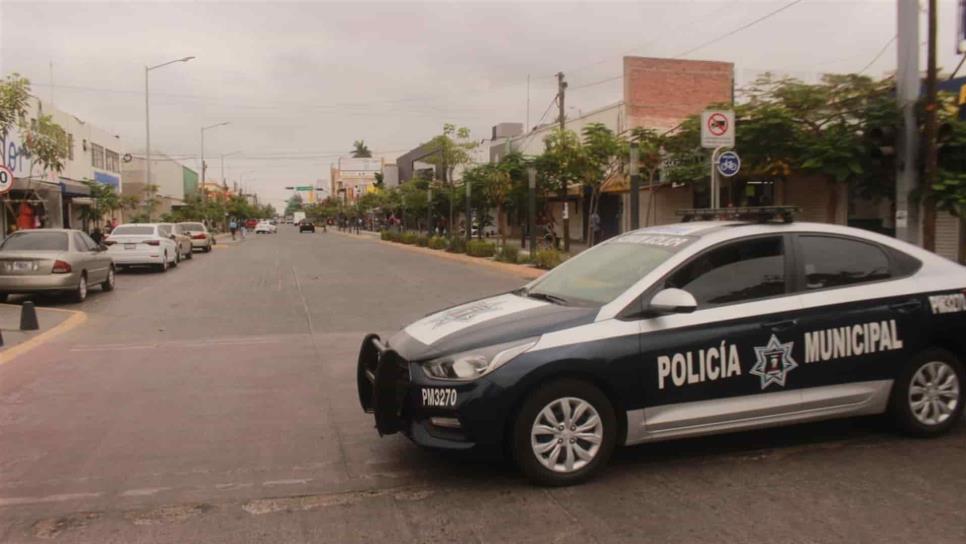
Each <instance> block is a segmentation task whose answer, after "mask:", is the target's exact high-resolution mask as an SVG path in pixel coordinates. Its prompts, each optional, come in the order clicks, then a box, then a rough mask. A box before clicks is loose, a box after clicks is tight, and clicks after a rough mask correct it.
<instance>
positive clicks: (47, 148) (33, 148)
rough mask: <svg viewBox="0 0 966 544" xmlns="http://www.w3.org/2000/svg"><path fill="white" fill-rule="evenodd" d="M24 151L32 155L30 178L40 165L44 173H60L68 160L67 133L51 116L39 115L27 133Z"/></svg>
mask: <svg viewBox="0 0 966 544" xmlns="http://www.w3.org/2000/svg"><path fill="white" fill-rule="evenodd" d="M25 140H26V141H25V142H24V149H26V150H27V153H29V154H30V170H29V176H31V177H33V170H34V166H36V165H38V164H39V165H40V166H41V167H43V171H44V172H48V171H53V172H60V171H62V170H63V169H64V161H66V160H67V131H65V130H64V129H63V127H61V126H60V125H58V124H57V123H55V122H54V120H53V118H52V117H51V116H49V115H38V116H37V120H36V123H31V125H30V127H29V128H28V129H27V131H26V138H25Z"/></svg>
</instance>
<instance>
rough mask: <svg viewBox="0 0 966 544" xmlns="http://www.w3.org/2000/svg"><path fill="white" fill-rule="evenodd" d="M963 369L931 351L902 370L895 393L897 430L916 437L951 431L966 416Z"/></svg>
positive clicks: (947, 356) (951, 358)
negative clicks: (965, 410)
mask: <svg viewBox="0 0 966 544" xmlns="http://www.w3.org/2000/svg"><path fill="white" fill-rule="evenodd" d="M963 383H964V382H963V365H962V363H960V362H959V360H958V359H957V358H956V356H955V355H953V354H952V353H950V352H948V351H946V350H943V349H929V350H926V351H923V352H922V353H920V354H918V355H917V356H916V357H914V358H913V359H912V360H911V361H909V363H908V364H907V365H906V366H905V368H903V369H902V372H900V374H899V378H898V379H897V380H896V383H895V387H894V388H893V390H892V406H891V408H892V415H893V417H894V418H895V420H896V424H897V425H898V427H899V428H900V429H901V430H903V431H905V432H907V433H909V434H913V435H917V436H924V437H930V436H938V435H941V434H943V433H946V432H947V431H949V429H951V428H952V426H953V425H955V424H956V422H957V421H959V418H960V416H961V415H962V413H963Z"/></svg>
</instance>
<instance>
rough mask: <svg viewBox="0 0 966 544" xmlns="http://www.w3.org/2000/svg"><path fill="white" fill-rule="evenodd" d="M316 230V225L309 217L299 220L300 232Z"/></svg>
mask: <svg viewBox="0 0 966 544" xmlns="http://www.w3.org/2000/svg"><path fill="white" fill-rule="evenodd" d="M303 232H315V225H314V224H313V223H312V222H311V221H309V220H308V219H303V220H301V221H299V233H303Z"/></svg>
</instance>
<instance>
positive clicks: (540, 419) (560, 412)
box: [530, 397, 604, 473]
mask: <svg viewBox="0 0 966 544" xmlns="http://www.w3.org/2000/svg"><path fill="white" fill-rule="evenodd" d="M603 441H604V425H603V422H602V421H601V420H600V414H598V413H597V410H596V409H595V408H594V407H593V405H591V404H590V403H589V402H587V401H585V400H583V399H579V398H576V397H564V398H560V399H556V400H554V401H552V402H551V403H549V404H547V405H546V406H545V407H544V408H543V409H542V410H540V412H539V413H538V414H537V417H536V419H535V420H534V422H533V426H532V427H531V428H530V447H531V448H532V450H533V454H534V455H535V456H536V458H537V461H539V462H540V464H541V465H543V466H544V467H546V468H547V469H549V470H552V471H553V472H560V473H570V472H575V471H578V470H580V469H582V468H584V467H585V466H587V464H588V463H590V462H591V461H593V460H594V458H595V457H596V456H597V452H598V451H600V445H601V443H603Z"/></svg>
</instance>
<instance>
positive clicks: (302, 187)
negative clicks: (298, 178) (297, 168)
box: [295, 185, 313, 191]
mask: <svg viewBox="0 0 966 544" xmlns="http://www.w3.org/2000/svg"><path fill="white" fill-rule="evenodd" d="M312 189H313V187H312V186H311V185H299V186H298V187H296V188H295V190H296V191H311V190H312Z"/></svg>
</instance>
